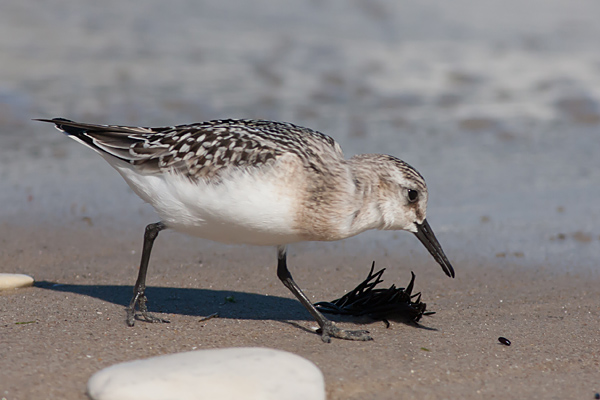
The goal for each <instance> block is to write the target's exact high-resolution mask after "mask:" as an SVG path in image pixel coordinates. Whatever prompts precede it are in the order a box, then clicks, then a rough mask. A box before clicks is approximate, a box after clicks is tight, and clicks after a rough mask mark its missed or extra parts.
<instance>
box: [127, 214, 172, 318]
mask: <svg viewBox="0 0 600 400" xmlns="http://www.w3.org/2000/svg"><path fill="white" fill-rule="evenodd" d="M166 228H167V227H166V226H165V224H163V223H162V222H157V223H155V224H149V225H148V226H146V231H145V233H144V247H143V248H142V260H141V261H140V270H139V272H138V277H137V281H136V282H135V287H134V288H133V298H132V299H131V302H130V303H129V307H127V325H129V326H133V325H134V324H135V317H136V315H135V307H136V305H137V306H138V307H139V310H140V315H141V318H142V319H143V320H144V321H147V322H169V321H167V320H166V319H162V318H158V317H155V316H153V315H151V314H149V313H148V307H147V306H146V302H147V301H148V299H147V298H146V294H145V292H146V274H147V272H148V262H149V261H150V253H151V252H152V245H153V244H154V239H156V237H157V236H158V233H159V232H160V231H162V230H163V229H166Z"/></svg>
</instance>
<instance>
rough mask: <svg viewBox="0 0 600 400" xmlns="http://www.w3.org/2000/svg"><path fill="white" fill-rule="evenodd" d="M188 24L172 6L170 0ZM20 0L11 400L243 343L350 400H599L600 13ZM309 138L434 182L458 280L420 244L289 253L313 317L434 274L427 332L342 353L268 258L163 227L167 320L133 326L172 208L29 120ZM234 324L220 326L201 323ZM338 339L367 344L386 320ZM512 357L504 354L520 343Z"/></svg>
mask: <svg viewBox="0 0 600 400" xmlns="http://www.w3.org/2000/svg"><path fill="white" fill-rule="evenodd" d="M165 4H166V3H165ZM165 4H163V3H162V2H159V1H149V2H147V3H146V4H145V6H144V7H141V8H140V7H136V6H135V5H133V4H125V3H122V2H117V1H112V0H110V1H107V2H103V3H102V4H100V3H92V2H89V1H84V2H75V1H72V0H54V1H52V2H49V3H43V4H41V3H39V4H38V3H34V2H30V1H24V2H11V3H9V4H7V5H5V7H3V10H2V13H0V54H1V55H2V66H1V67H0V204H1V205H2V207H0V244H1V246H0V272H9V273H23V274H28V275H31V276H32V277H34V278H35V280H36V283H35V285H34V286H33V287H29V288H23V289H18V290H10V291H0V360H1V361H2V368H0V398H2V399H3V400H4V399H6V400H29V399H61V400H71V399H86V395H85V385H86V382H87V380H88V379H89V378H90V376H91V375H92V374H93V373H95V372H96V371H98V370H100V369H102V368H105V367H108V366H110V365H113V364H115V363H119V362H123V361H129V360H134V359H139V358H147V357H151V356H154V355H159V354H171V353H175V352H182V351H190V350H196V349H213V348H224V347H239V346H260V347H270V348H275V349H281V350H286V351H290V352H293V353H295V354H298V355H300V356H303V357H305V358H307V359H309V360H311V361H313V362H314V363H315V364H316V365H317V366H318V367H319V368H320V369H321V370H322V371H323V373H324V375H325V381H326V391H327V396H328V399H330V400H338V399H339V400H342V399H343V400H346V399H398V398H402V399H436V400H437V399H457V398H461V399H479V398H497V399H517V398H519V399H521V398H534V397H535V398H544V399H568V398H577V399H593V398H594V394H595V393H597V392H600V372H599V371H600V365H599V363H600V306H599V305H600V289H599V288H600V273H599V268H598V262H599V260H600V228H599V226H600V224H599V222H600V208H599V207H598V201H597V199H598V197H599V196H600V157H598V156H597V155H598V154H600V141H598V134H599V133H600V89H599V88H600V56H598V52H597V43H598V42H599V41H600V28H599V26H600V25H598V24H597V21H596V20H597V15H600V6H599V5H598V3H597V2H595V1H593V0H577V1H573V2H569V3H568V4H567V3H563V2H560V1H554V0H545V1H543V2H541V1H536V0H527V1H525V2H521V1H519V2H517V1H512V0H511V1H508V2H506V1H502V2H501V1H491V0H486V1H484V2H480V3H478V4H477V5H473V4H472V2H467V1H462V0H459V1H456V2H452V4H450V3H447V2H443V1H433V2H427V4H425V3H419V4H415V3H412V2H407V1H386V0H377V1H376V0H365V1H360V2H351V4H350V3H347V2H345V1H332V2H321V1H311V0H307V1H298V2H294V3H293V4H284V3H281V2H275V1H272V0H253V1H251V2H247V3H243V4H239V5H235V6H234V5H228V4H226V3H224V2H215V1H206V2H189V1H186V0H176V1H174V2H169V5H168V7H167V6H166V5H165ZM59 116H60V117H65V118H70V119H74V120H81V121H86V122H94V123H109V124H122V125H143V126H148V125H160V126H166V125H172V124H182V123H191V122H195V121H201V120H208V119H213V118H267V119H274V120H282V121H290V122H293V123H296V124H299V125H303V126H308V127H311V128H313V129H317V130H320V131H322V132H324V133H327V134H329V135H331V136H332V137H334V138H335V139H336V140H337V141H338V142H339V143H340V144H341V146H342V148H343V149H344V151H345V153H346V154H347V155H348V156H351V155H353V154H357V153H369V152H374V153H388V154H393V155H396V156H398V157H400V158H402V159H404V160H405V161H407V162H409V163H410V164H411V165H413V166H414V167H415V168H417V169H418V170H419V171H420V172H421V173H422V174H423V176H424V177H425V179H426V181H427V184H428V188H429V193H430V195H429V208H428V213H427V219H428V221H429V222H430V224H431V226H432V228H433V230H434V231H435V233H436V236H437V238H438V239H439V241H440V243H441V244H442V246H443V248H444V250H445V252H446V254H447V256H448V258H449V259H450V260H451V261H452V264H453V265H454V268H455V270H456V278H455V279H449V278H447V277H446V276H445V275H444V273H443V272H442V271H441V269H440V268H439V265H437V263H436V262H435V261H434V260H433V259H432V258H431V256H430V255H429V254H428V253H427V251H426V250H425V249H424V248H423V246H422V245H421V244H420V243H419V241H418V240H417V239H416V238H415V237H414V236H413V235H412V234H409V233H405V232H368V233H365V234H362V235H360V236H357V237H355V238H351V239H347V240H345V241H341V242H336V243H303V244H297V245H293V246H291V247H290V251H289V257H288V263H289V267H290V271H291V272H292V274H293V276H294V278H295V280H296V281H297V282H298V284H299V285H300V286H301V287H302V288H303V289H304V290H305V292H306V294H307V295H308V297H309V298H310V299H311V300H313V301H322V300H332V299H333V298H336V297H340V296H341V295H343V294H344V293H345V292H347V291H349V290H351V289H352V288H354V287H355V286H356V285H357V284H358V283H359V282H361V281H362V280H363V279H364V278H365V277H366V275H367V273H368V271H369V268H370V266H371V263H372V262H373V261H375V262H376V267H377V268H386V272H385V273H384V275H383V279H384V284H383V285H384V286H390V285H392V284H395V285H396V286H400V287H402V286H405V285H406V284H407V283H408V282H409V280H410V272H411V271H414V272H415V274H416V283H415V285H416V287H415V289H416V290H417V291H420V292H422V301H423V302H425V303H427V309H428V310H431V311H435V312H436V314H434V315H432V316H427V317H424V318H423V319H422V320H421V325H420V326H418V327H417V326H414V325H409V324H405V323H402V322H394V321H392V324H391V326H390V327H389V328H386V327H385V325H384V324H383V323H382V322H373V323H368V324H367V325H366V329H368V330H369V331H370V332H371V334H372V335H373V337H374V340H373V341H372V342H364V343H355V342H348V341H341V340H334V341H333V342H332V343H330V344H324V343H322V342H321V340H320V338H319V336H318V335H316V334H315V333H314V332H313V329H314V327H315V325H316V324H315V323H314V322H313V321H312V319H311V317H310V315H309V314H308V313H307V312H306V311H305V310H304V309H303V307H302V306H301V305H300V304H299V303H298V302H297V301H296V300H295V299H294V298H293V296H292V295H291V293H289V291H288V290H287V289H286V288H285V287H284V286H283V285H282V284H281V283H280V282H279V280H278V279H277V276H276V254H275V250H274V249H272V248H260V247H246V246H225V245H220V244H216V243H211V242H207V241H204V240H201V239H196V238H190V237H186V236H182V235H180V234H177V233H170V232H164V233H161V234H160V235H159V237H158V239H157V241H156V245H155V249H154V252H153V256H152V260H151V264H150V271H149V277H148V286H149V289H148V292H147V294H148V297H149V301H150V303H149V307H150V309H151V311H153V312H155V313H159V314H160V315H161V316H164V317H166V318H168V319H169V320H170V321H171V323H170V324H148V323H143V322H138V323H137V324H136V325H135V326H134V327H127V326H126V324H125V307H126V305H127V304H128V303H129V300H130V295H131V291H132V286H133V284H134V281H135V277H136V274H137V266H138V262H139V257H140V250H141V243H142V234H143V229H144V226H145V225H146V224H148V223H152V222H156V221H157V217H156V215H155V214H154V211H153V210H152V209H151V208H150V207H149V206H148V205H145V204H143V202H142V201H141V200H140V199H139V198H137V197H136V196H135V195H134V194H133V193H132V191H131V190H130V189H129V188H128V187H127V185H126V184H125V183H124V182H123V181H122V179H121V178H120V177H119V175H118V174H117V173H116V172H115V171H114V170H113V169H112V168H111V167H110V166H109V165H108V164H107V163H106V162H105V161H104V160H102V159H101V158H100V157H98V156H97V155H95V154H93V152H91V151H89V150H87V149H85V148H83V146H81V145H79V144H77V143H75V142H73V141H71V140H68V139H67V138H66V137H64V135H62V134H61V133H59V132H58V131H56V130H54V129H53V128H52V127H51V126H49V125H48V124H41V123H38V122H34V121H31V120H32V119H33V118H52V117H59ZM215 312H218V314H219V317H218V318H213V319H210V320H207V321H201V319H202V317H204V316H206V315H210V314H212V313H215ZM334 319H335V320H338V321H340V324H341V325H342V326H343V327H348V328H352V327H355V326H357V324H363V323H365V321H348V320H341V319H339V318H337V319H336V318H334ZM498 337H506V338H508V339H509V340H510V341H511V342H512V344H511V346H505V345H502V344H500V343H499V342H498Z"/></svg>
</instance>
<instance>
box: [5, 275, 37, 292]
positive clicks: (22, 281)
mask: <svg viewBox="0 0 600 400" xmlns="http://www.w3.org/2000/svg"><path fill="white" fill-rule="evenodd" d="M31 285H33V278H32V277H31V276H29V275H25V274H7V273H0V290H4V289H16V288H21V287H27V286H31Z"/></svg>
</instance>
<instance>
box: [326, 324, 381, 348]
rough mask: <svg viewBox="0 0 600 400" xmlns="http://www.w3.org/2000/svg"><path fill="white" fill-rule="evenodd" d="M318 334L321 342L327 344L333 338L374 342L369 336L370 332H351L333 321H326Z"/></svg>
mask: <svg viewBox="0 0 600 400" xmlns="http://www.w3.org/2000/svg"><path fill="white" fill-rule="evenodd" d="M317 332H318V333H320V334H321V340H323V341H324V342H325V343H330V342H331V338H332V337H334V338H338V339H345V340H358V341H363V342H364V341H368V340H373V338H372V337H371V335H369V331H363V330H356V331H351V330H346V329H341V328H338V326H337V325H336V324H334V323H333V322H331V321H326V322H325V324H324V325H323V326H322V327H321V328H320V329H319V330H318V331H317Z"/></svg>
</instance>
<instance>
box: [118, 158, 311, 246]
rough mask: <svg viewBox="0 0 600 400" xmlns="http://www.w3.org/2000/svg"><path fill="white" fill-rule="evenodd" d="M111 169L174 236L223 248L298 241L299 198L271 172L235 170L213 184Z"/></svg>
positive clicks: (180, 177) (166, 175)
mask: <svg viewBox="0 0 600 400" xmlns="http://www.w3.org/2000/svg"><path fill="white" fill-rule="evenodd" d="M114 166H115V168H116V169H117V170H118V171H119V173H120V174H121V175H122V176H123V178H124V179H125V180H126V181H127V183H128V184H129V186H130V187H131V188H132V189H133V190H134V191H135V192H136V193H137V194H138V195H139V196H140V197H141V198H142V199H143V200H145V201H146V202H148V203H149V204H151V205H152V206H153V207H154V208H155V209H156V211H157V212H158V214H159V215H160V217H161V219H162V221H163V222H164V223H166V224H167V226H169V227H170V228H172V229H174V230H176V231H179V232H183V233H187V234H190V235H194V236H199V237H202V238H205V239H210V240H214V241H218V242H222V243H243V244H254V245H280V244H287V243H293V242H297V241H300V240H302V239H301V238H300V237H299V235H298V234H297V231H296V229H294V226H295V215H296V213H297V207H299V204H300V202H299V200H300V199H298V198H297V196H295V195H297V192H296V191H295V190H290V185H288V184H287V183H289V182H287V181H288V179H283V180H282V179H278V176H277V173H274V172H273V169H272V168H266V170H260V169H255V170H252V172H254V173H249V172H248V171H237V172H235V173H233V174H231V175H228V176H227V177H226V178H224V179H223V180H222V181H221V182H220V183H216V184H215V183H206V182H204V181H203V180H200V181H198V182H193V181H191V180H189V179H188V178H186V177H183V176H180V175H177V174H174V173H166V174H160V175H147V174H140V173H139V172H138V171H135V170H133V169H132V168H131V167H130V166H128V165H122V166H120V165H114Z"/></svg>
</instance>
